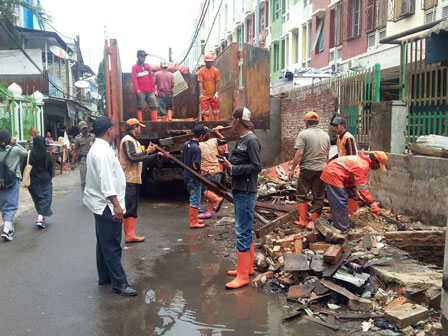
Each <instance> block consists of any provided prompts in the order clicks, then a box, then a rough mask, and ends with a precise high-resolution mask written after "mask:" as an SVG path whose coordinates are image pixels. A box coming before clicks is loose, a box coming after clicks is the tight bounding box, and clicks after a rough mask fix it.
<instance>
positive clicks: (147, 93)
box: [132, 50, 157, 121]
mask: <svg viewBox="0 0 448 336" xmlns="http://www.w3.org/2000/svg"><path fill="white" fill-rule="evenodd" d="M147 55H148V54H147V53H146V52H145V51H144V50H138V51H137V63H136V64H134V66H133V67H132V83H133V84H134V90H135V92H136V93H137V119H138V121H143V113H142V110H143V107H144V106H145V101H146V103H147V104H148V106H149V109H150V111H151V112H150V113H151V114H150V117H151V121H157V101H156V95H155V91H156V86H155V84H154V78H153V77H152V71H151V67H150V66H149V65H148V64H147V63H145V59H146V56H147Z"/></svg>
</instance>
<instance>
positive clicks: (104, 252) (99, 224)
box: [94, 206, 128, 287]
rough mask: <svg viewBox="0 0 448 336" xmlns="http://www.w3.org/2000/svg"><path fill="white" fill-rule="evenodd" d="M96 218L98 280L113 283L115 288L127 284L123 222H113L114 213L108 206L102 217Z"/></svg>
mask: <svg viewBox="0 0 448 336" xmlns="http://www.w3.org/2000/svg"><path fill="white" fill-rule="evenodd" d="M94 216H95V231H96V268H97V270H98V279H99V281H111V282H112V286H113V287H118V286H119V285H122V284H127V283H128V279H127V278H126V272H125V271H124V269H123V266H122V265H121V245H120V244H121V221H119V222H114V221H113V220H112V212H111V211H110V209H109V207H108V206H106V208H105V209H104V212H103V214H102V215H97V214H95V215H94Z"/></svg>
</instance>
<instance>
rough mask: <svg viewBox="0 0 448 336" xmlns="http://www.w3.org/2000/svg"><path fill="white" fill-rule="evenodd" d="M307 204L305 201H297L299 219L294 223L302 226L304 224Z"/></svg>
mask: <svg viewBox="0 0 448 336" xmlns="http://www.w3.org/2000/svg"><path fill="white" fill-rule="evenodd" d="M307 208H308V205H307V204H306V203H297V210H298V211H299V220H298V221H295V222H294V223H295V224H296V225H300V226H302V227H305V226H306V210H307Z"/></svg>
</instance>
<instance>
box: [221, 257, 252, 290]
mask: <svg viewBox="0 0 448 336" xmlns="http://www.w3.org/2000/svg"><path fill="white" fill-rule="evenodd" d="M249 267H250V252H238V257H237V264H236V278H235V279H233V280H232V281H230V282H228V283H226V285H225V286H226V288H227V289H234V288H240V287H243V286H247V285H248V284H249Z"/></svg>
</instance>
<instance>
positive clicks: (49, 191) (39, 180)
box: [28, 135, 53, 229]
mask: <svg viewBox="0 0 448 336" xmlns="http://www.w3.org/2000/svg"><path fill="white" fill-rule="evenodd" d="M30 165H31V166H32V167H33V168H32V169H31V173H30V177H31V184H30V186H29V187H28V191H29V192H30V194H31V197H32V199H33V202H34V207H35V208H36V211H37V219H36V226H37V227H38V228H39V229H44V228H45V217H47V216H51V215H52V214H53V211H51V201H52V198H53V185H52V184H51V179H52V178H53V160H52V159H51V156H50V153H48V152H47V149H46V147H45V139H44V138H43V137H42V136H40V135H38V136H36V137H35V138H34V141H33V149H32V150H31V154H30Z"/></svg>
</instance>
